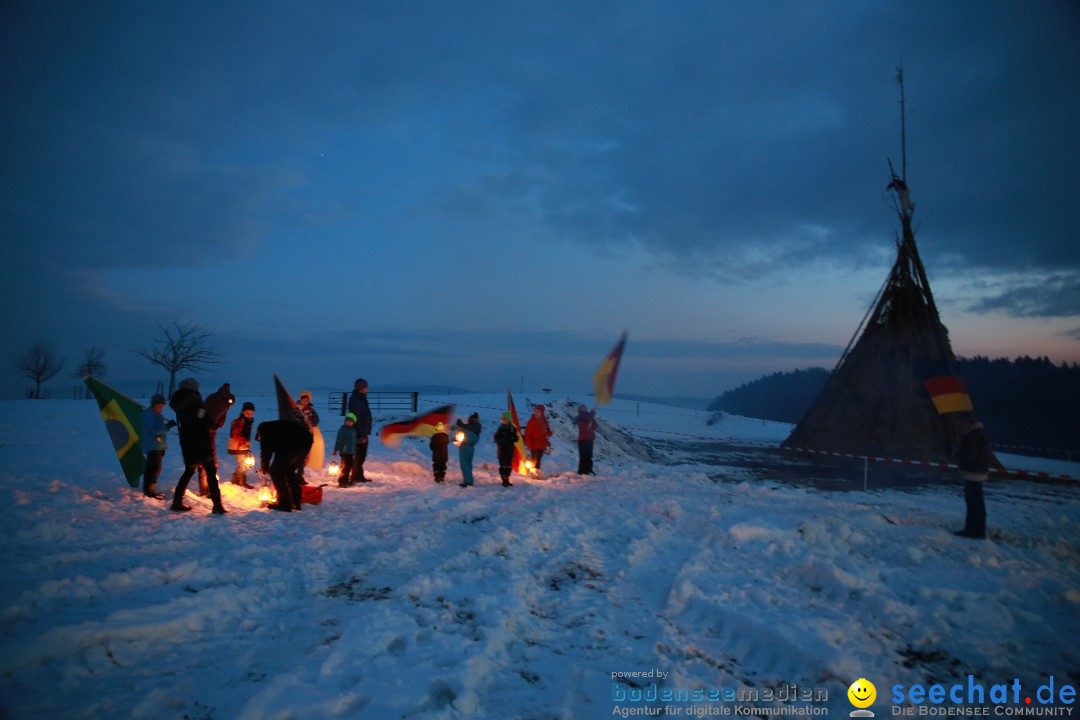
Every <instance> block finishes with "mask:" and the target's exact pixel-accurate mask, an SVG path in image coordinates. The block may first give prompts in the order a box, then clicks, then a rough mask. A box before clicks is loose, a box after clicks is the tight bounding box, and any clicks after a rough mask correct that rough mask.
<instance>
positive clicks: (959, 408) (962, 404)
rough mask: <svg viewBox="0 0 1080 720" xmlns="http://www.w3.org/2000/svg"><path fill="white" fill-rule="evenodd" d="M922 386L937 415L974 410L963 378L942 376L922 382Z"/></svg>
mask: <svg viewBox="0 0 1080 720" xmlns="http://www.w3.org/2000/svg"><path fill="white" fill-rule="evenodd" d="M923 385H925V386H926V392H927V393H929V394H930V399H931V400H932V401H933V403H934V408H935V409H936V410H937V411H938V415H944V414H945V413H956V412H971V411H972V410H973V409H974V407H973V406H972V404H971V396H970V395H968V392H967V385H965V384H964V380H963V378H959V377H956V376H955V375H942V376H940V377H935V378H930V379H929V380H925V381H923Z"/></svg>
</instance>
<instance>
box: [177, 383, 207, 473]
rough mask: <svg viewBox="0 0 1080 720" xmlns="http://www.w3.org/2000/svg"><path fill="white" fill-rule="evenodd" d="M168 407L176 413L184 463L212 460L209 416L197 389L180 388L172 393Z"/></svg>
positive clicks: (193, 463) (191, 463)
mask: <svg viewBox="0 0 1080 720" xmlns="http://www.w3.org/2000/svg"><path fill="white" fill-rule="evenodd" d="M169 407H171V408H172V409H173V412H175V413H176V422H177V425H179V427H180V429H179V430H178V431H177V434H178V435H179V437H180V451H181V452H182V453H183V454H184V464H185V465H187V466H189V467H191V466H195V465H202V464H203V463H206V462H209V461H210V460H212V459H213V457H214V448H213V445H211V444H210V443H211V437H212V431H211V429H210V418H209V416H208V415H207V413H206V408H205V407H203V399H202V395H200V394H199V391H198V390H194V389H192V388H185V387H182V388H180V389H179V390H177V391H176V392H174V393H173V396H172V398H171V399H170V400H169Z"/></svg>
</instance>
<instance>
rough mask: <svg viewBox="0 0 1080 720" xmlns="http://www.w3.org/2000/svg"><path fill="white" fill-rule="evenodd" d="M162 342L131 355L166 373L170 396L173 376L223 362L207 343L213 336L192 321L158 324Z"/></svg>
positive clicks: (173, 381)
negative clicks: (167, 324)
mask: <svg viewBox="0 0 1080 720" xmlns="http://www.w3.org/2000/svg"><path fill="white" fill-rule="evenodd" d="M158 328H159V329H160V330H161V332H162V334H163V335H164V336H165V337H163V338H161V339H158V340H154V347H153V348H150V349H149V350H147V349H145V348H139V349H138V350H134V351H133V352H134V353H135V354H136V355H141V356H142V357H144V358H146V359H147V360H149V361H150V362H151V363H152V364H154V365H157V366H158V367H160V368H162V369H164V370H165V371H166V372H167V373H169V397H172V394H173V391H174V390H175V389H176V374H177V373H178V372H180V371H181V370H191V371H193V372H197V371H199V370H207V369H208V366H210V365H217V364H218V363H222V362H224V360H222V359H221V353H219V352H218V351H217V350H215V349H214V347H213V346H212V345H211V344H210V338H211V337H213V336H214V333H212V332H210V331H209V330H207V329H205V328H203V327H202V326H200V325H197V324H195V323H192V322H186V323H181V322H180V321H179V320H173V323H172V327H166V326H164V325H158Z"/></svg>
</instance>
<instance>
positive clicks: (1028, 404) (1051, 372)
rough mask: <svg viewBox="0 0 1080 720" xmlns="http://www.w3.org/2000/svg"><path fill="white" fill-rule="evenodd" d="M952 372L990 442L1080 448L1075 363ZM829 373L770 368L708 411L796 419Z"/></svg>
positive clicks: (1029, 361) (978, 364) (1022, 361)
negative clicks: (963, 386)
mask: <svg viewBox="0 0 1080 720" xmlns="http://www.w3.org/2000/svg"><path fill="white" fill-rule="evenodd" d="M957 374H958V375H959V376H960V377H962V378H963V379H964V382H965V383H967V388H968V393H970V395H971V398H972V403H973V404H974V405H975V412H976V414H978V416H979V417H980V419H982V421H983V422H984V423H985V424H986V427H987V429H988V430H989V432H990V437H991V439H992V440H993V442H994V444H995V445H997V446H1002V445H1012V446H1018V447H1029V448H1047V449H1052V450H1059V449H1060V450H1072V451H1074V452H1076V451H1080V365H1077V364H1075V363H1074V364H1072V365H1068V364H1062V365H1055V364H1054V363H1052V362H1050V360H1049V359H1048V358H1030V357H1020V358H1017V359H1015V360H1008V359H1006V358H999V359H997V360H990V359H989V358H985V357H974V358H958V360H957ZM828 377H829V371H828V370H825V369H824V368H809V369H807V370H796V371H794V372H788V373H773V374H772V375H767V376H765V377H763V378H760V379H758V380H754V381H753V382H749V383H746V384H745V385H741V386H739V387H737V388H735V389H734V390H729V391H728V392H726V393H724V394H723V395H721V396H720V397H718V398H716V399H715V400H714V401H713V402H712V404H711V405H710V406H709V410H712V411H723V412H727V413H732V414H734V415H745V416H747V417H756V418H762V419H765V420H779V421H781V422H789V423H797V422H799V421H800V420H801V419H802V417H803V415H804V414H805V413H806V411H807V410H808V409H809V408H810V405H811V403H813V402H814V399H815V398H816V397H817V396H818V393H820V392H821V388H822V387H824V385H825V381H826V380H827V379H828ZM1074 459H1075V455H1074Z"/></svg>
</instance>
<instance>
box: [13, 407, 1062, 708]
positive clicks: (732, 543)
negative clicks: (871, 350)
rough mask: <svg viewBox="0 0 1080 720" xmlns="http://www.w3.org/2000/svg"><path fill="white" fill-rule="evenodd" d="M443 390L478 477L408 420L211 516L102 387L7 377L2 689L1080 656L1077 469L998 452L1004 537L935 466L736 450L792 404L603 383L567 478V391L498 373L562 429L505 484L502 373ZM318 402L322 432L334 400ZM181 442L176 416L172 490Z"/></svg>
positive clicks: (399, 696)
mask: <svg viewBox="0 0 1080 720" xmlns="http://www.w3.org/2000/svg"><path fill="white" fill-rule="evenodd" d="M245 400H254V401H255V403H256V406H257V408H258V410H257V411H256V422H259V421H261V420H266V419H271V418H272V415H273V413H272V412H271V410H270V408H271V407H272V406H273V403H272V402H271V400H270V399H269V398H248V397H238V398H237V401H238V402H237V404H238V405H239V403H240V402H243V401H245ZM455 400H456V401H457V402H458V403H459V406H458V412H459V414H460V415H467V414H468V413H469V412H472V411H473V410H476V411H478V412H479V413H480V415H481V421H482V422H483V424H484V435H483V440H482V442H481V445H480V446H479V447H478V448H477V463H478V466H479V470H478V474H477V483H478V485H477V486H476V487H473V488H470V489H463V488H459V487H458V486H457V482H458V481H459V478H460V475H459V473H458V469H457V463H456V457H455V455H454V453H453V451H452V453H451V466H450V473H449V476H448V481H447V482H446V483H445V484H443V485H436V484H434V483H433V482H432V480H431V476H430V472H429V471H430V458H429V455H428V453H427V450H426V442H423V441H419V440H413V439H407V440H406V441H405V442H404V443H403V444H402V446H401V447H400V448H398V449H392V448H388V447H384V446H382V445H381V444H378V442H377V441H376V442H375V443H373V446H372V451H371V455H370V457H369V460H368V463H367V474H368V476H369V477H371V478H373V479H374V482H373V483H371V484H370V485H367V486H360V487H356V488H349V489H339V488H337V487H336V486H331V487H327V488H326V489H325V500H324V502H323V503H322V504H320V505H317V506H305V507H304V510H303V512H300V513H291V514H285V513H274V512H270V511H267V510H265V509H263V508H262V507H261V506H260V504H259V502H258V500H257V494H256V493H255V492H253V491H249V490H244V489H241V488H238V487H234V486H232V485H229V484H225V485H223V494H224V504H225V506H226V507H227V508H228V510H229V512H230V514H229V515H227V516H224V517H217V516H212V515H210V514H209V510H210V505H209V501H208V500H203V499H201V498H196V497H193V496H191V495H190V494H189V496H188V501H189V504H191V505H193V507H194V508H195V509H194V510H193V511H192V512H190V513H186V514H182V515H178V514H174V513H170V512H169V511H168V510H167V509H166V503H167V502H168V501H167V500H166V501H165V502H162V501H153V500H149V499H147V498H144V497H143V496H142V495H140V494H139V493H138V492H137V491H135V490H132V489H131V488H129V487H128V486H127V484H126V483H125V481H124V479H123V477H122V475H121V474H120V468H119V464H118V463H117V461H116V457H115V454H114V453H113V451H112V448H111V445H110V443H109V440H108V437H107V434H106V432H105V428H104V425H103V423H102V421H101V416H100V414H99V412H98V408H97V404H96V403H95V402H93V401H60V400H53V401H10V402H2V403H0V493H2V501H3V505H4V507H6V508H7V510H5V511H4V513H3V514H2V516H0V523H2V534H3V538H4V548H3V557H4V563H5V572H4V583H3V588H2V590H0V607H2V615H0V627H2V653H0V669H2V672H0V718H3V719H4V720H16V719H17V720H24V719H31V718H33V719H35V720H36V719H40V718H64V719H73V718H126V717H130V718H188V719H200V720H208V719H211V718H213V719H216V720H226V719H232V718H237V719H241V720H286V719H297V720H301V719H308V718H500V719H512V718H519V719H521V720H526V719H530V720H541V719H551V718H561V719H570V718H607V717H613V716H614V717H626V716H633V715H634V714H635V713H636V714H639V715H640V714H645V713H650V714H652V715H658V714H665V715H666V716H668V717H671V716H675V717H679V716H681V717H704V716H714V715H720V714H722V713H724V711H725V710H726V711H727V712H728V713H729V714H736V715H738V714H741V713H742V712H744V711H746V709H747V708H749V709H750V711H752V712H755V713H756V714H758V715H762V716H766V715H768V714H770V713H773V712H775V711H784V712H786V711H792V712H796V713H803V714H806V715H816V716H818V717H821V716H827V715H832V716H833V717H847V716H848V713H849V712H850V711H852V710H853V707H852V704H851V703H850V702H849V701H848V698H847V689H848V686H849V685H850V684H851V683H852V682H854V681H855V680H856V679H858V678H867V679H869V680H871V681H872V682H873V683H874V684H875V685H876V686H877V692H878V699H877V702H876V703H875V704H874V706H873V707H872V708H871V710H873V711H876V713H877V717H878V718H884V717H890V716H894V715H902V714H903V713H904V712H906V710H907V709H911V710H912V713H913V714H915V715H916V716H917V715H918V711H919V709H920V708H921V709H925V708H926V707H927V705H926V704H923V705H918V704H914V703H913V702H912V699H911V696H910V695H908V696H905V700H904V702H902V703H899V705H901V706H907V707H893V706H894V704H896V703H894V702H893V697H892V695H893V690H892V688H893V687H894V686H896V685H901V686H903V688H911V686H913V685H916V684H922V685H924V686H929V685H931V684H935V683H940V684H943V685H944V686H945V687H949V686H951V685H953V684H959V683H963V684H964V688H967V687H968V684H969V683H971V682H974V683H982V684H983V685H985V687H987V688H990V687H991V686H992V685H994V684H1011V683H1013V681H1014V679H1016V680H1018V681H1019V683H1020V684H1021V686H1022V687H1023V693H1024V694H1025V695H1026V696H1030V697H1033V698H1034V697H1035V692H1036V688H1038V687H1039V686H1043V685H1046V684H1047V683H1048V682H1049V681H1050V678H1051V676H1053V678H1054V680H1053V682H1054V684H1055V692H1060V689H1061V688H1062V686H1065V685H1071V686H1073V687H1076V686H1077V685H1078V684H1080V649H1078V647H1077V640H1078V638H1080V633H1078V629H1080V567H1078V565H1080V533H1078V529H1080V489H1078V487H1077V484H1076V483H1075V482H1071V483H1070V482H1058V483H1045V482H1031V481H1021V480H996V481H992V482H991V483H989V484H988V487H987V503H988V516H989V526H990V528H991V532H992V536H993V537H992V539H991V540H990V541H986V542H978V541H971V540H964V539H960V538H957V537H954V536H953V535H952V534H950V532H949V531H950V530H951V529H955V528H958V527H959V526H960V525H961V524H962V522H963V500H962V492H961V488H960V486H959V485H958V484H957V483H956V482H954V480H953V479H952V478H951V476H950V475H949V473H947V472H938V473H937V474H936V476H935V477H936V480H935V481H933V482H919V483H912V484H909V485H904V486H902V487H898V486H897V485H896V484H895V483H892V484H889V485H888V486H881V485H876V484H875V479H876V477H877V474H878V473H877V472H876V470H875V468H871V469H870V471H871V474H870V477H869V490H867V491H864V490H863V489H862V486H863V478H862V473H861V468H855V471H852V472H851V473H850V475H851V479H850V482H848V481H844V480H843V479H841V482H840V484H839V485H838V483H837V481H836V480H835V477H834V479H833V482H832V485H831V487H832V488H838V489H823V488H821V487H817V486H814V485H813V484H812V483H800V482H792V481H791V478H793V477H796V478H798V477H800V475H802V476H805V478H806V479H811V478H812V477H813V476H814V475H815V474H816V473H817V469H816V468H815V466H814V465H812V464H809V463H808V462H807V461H805V460H803V459H801V458H797V457H785V456H781V455H779V454H776V453H770V452H769V451H763V450H757V449H755V448H756V447H760V446H769V445H772V446H775V445H776V444H777V443H778V442H779V441H780V440H781V439H783V438H784V437H785V436H786V434H787V432H788V430H789V429H790V428H789V426H786V425H783V424H779V423H768V422H762V421H759V420H749V419H744V418H737V417H731V416H726V417H724V418H723V419H722V420H721V421H720V422H718V423H715V424H713V425H707V424H706V420H707V415H706V414H705V413H702V412H697V413H695V412H693V411H689V410H681V409H678V408H668V407H663V406H658V405H646V404H638V403H631V402H626V403H621V402H619V401H616V402H615V404H614V405H612V406H611V407H610V408H602V409H601V418H602V420H603V421H604V424H603V426H602V437H601V438H600V439H599V440H598V442H597V450H596V458H597V470H598V474H597V475H596V476H594V477H579V476H577V475H576V474H574V472H573V470H574V469H575V468H576V462H577V450H576V444H575V442H574V440H575V437H576V436H575V435H572V432H573V430H572V427H571V424H570V420H569V414H568V413H569V412H570V408H571V407H572V405H573V403H571V402H570V400H569V399H566V398H554V399H553V398H550V397H545V396H530V395H524V396H522V395H518V396H515V401H516V403H517V405H518V412H519V413H520V414H521V416H522V421H523V422H524V420H525V418H526V417H527V415H528V413H529V410H530V405H529V403H528V400H532V401H543V402H550V401H552V400H555V408H553V411H552V413H553V415H554V422H553V427H554V429H555V431H556V435H557V437H556V438H555V450H554V453H553V454H552V456H551V457H550V458H547V459H546V460H545V463H544V470H545V472H546V476H545V477H544V478H543V479H542V480H539V481H537V480H531V481H530V480H525V479H521V478H515V481H514V482H515V485H514V487H512V488H502V487H501V486H500V484H499V480H498V475H497V471H496V470H497V469H496V468H495V467H494V463H495V453H494V445H493V444H492V443H491V441H490V434H491V432H492V431H494V429H495V426H496V425H497V417H498V415H499V413H500V412H501V411H502V410H503V409H505V401H506V398H505V395H462V396H459V397H453V398H449V397H432V398H422V408H421V409H422V410H424V409H430V408H431V407H434V406H435V405H437V404H442V403H445V402H449V401H455ZM143 401H144V402H145V399H143ZM316 406H317V407H318V408H319V410H320V412H321V413H322V415H323V432H324V434H325V435H326V438H327V443H328V445H332V442H333V437H334V434H335V433H336V431H337V428H338V427H339V425H340V423H341V420H340V418H338V417H334V416H332V415H331V413H329V412H328V411H327V410H326V409H325V399H323V401H322V402H321V403H320V400H319V399H318V398H316ZM235 413H236V410H233V411H232V412H231V413H230V417H229V419H230V420H231V419H232V418H233V417H234V416H235ZM165 414H166V415H167V416H169V417H171V411H169V410H168V409H166V413H165ZM393 419H399V418H398V417H389V416H387V417H382V418H378V419H377V420H376V426H377V427H378V426H380V425H381V424H383V423H384V422H386V421H390V420H393ZM991 430H992V429H991ZM709 438H712V440H709ZM218 439H219V447H220V449H221V451H222V452H221V453H220V454H221V455H222V456H223V460H222V466H223V467H222V474H223V475H225V476H228V475H229V474H230V473H231V471H232V467H233V465H232V458H230V457H228V456H225V454H224V452H223V451H224V445H225V442H224V433H219V438H218ZM717 440H723V441H725V443H726V445H725V443H719V442H717ZM731 443H734V444H731ZM744 445H745V447H743V446H744ZM705 448H708V451H707V452H706V451H705ZM718 448H719V449H718ZM756 453H762V454H760V455H758V454H756ZM328 454H329V452H328ZM758 458H760V459H761V462H760V464H759V463H758V460H757V459H758ZM1004 459H1005V462H1006V464H1007V465H1009V466H1010V467H1021V468H1024V469H1028V470H1042V469H1046V470H1050V471H1052V472H1055V473H1064V474H1069V475H1071V476H1072V477H1078V476H1080V466H1078V465H1077V464H1068V463H1063V462H1058V463H1051V462H1048V461H1040V460H1033V459H1027V458H1017V457H1015V456H1005V457H1004ZM179 460H180V452H179V447H178V444H177V441H176V437H175V434H171V435H170V438H169V450H168V453H167V454H166V457H165V469H164V472H163V474H162V478H161V482H160V484H159V487H158V489H159V490H161V491H164V492H166V494H168V495H170V496H171V490H172V485H173V484H174V483H175V480H176V478H177V477H178V476H179V474H180V470H181V468H180V466H179ZM729 460H730V462H729ZM777 469H779V470H777ZM780 470H782V471H780ZM774 471H775V472H774ZM901 472H903V471H901ZM308 480H309V482H312V483H315V484H318V483H319V482H329V479H328V478H326V477H325V476H322V477H320V476H318V475H317V474H315V473H313V472H312V471H308ZM845 482H846V486H845V485H844V483H845ZM969 675H971V676H972V678H969V677H968V676H969ZM1010 687H1011V685H1010ZM965 692H966V690H965ZM695 693H696V694H695ZM654 695H655V696H657V697H658V700H657V701H656V702H646V701H647V700H649V699H650V698H652V697H653V696H654ZM732 695H735V696H736V700H734V701H732V700H731V697H732ZM792 696H795V697H794V699H793V698H792ZM659 698H666V699H667V701H666V702H665V701H661V700H660V699H659ZM987 704H988V705H989V703H987ZM1024 706H1025V703H1024V698H1023V697H1021V698H1020V701H1019V704H1016V705H1008V706H991V707H992V709H991V711H990V712H989V714H990V715H997V716H1001V715H1002V712H1001V711H1002V710H1003V709H1005V710H1009V712H1008V713H1007V714H1013V713H1012V710H1011V709H1010V708H1015V709H1016V710H1017V711H1022V710H1024ZM1028 707H1031V706H1030V705H1029V706H1028ZM1073 707H1074V706H1071V705H1068V704H1060V703H1058V704H1057V706H1056V707H1042V706H1041V704H1040V703H1038V702H1037V703H1035V708H1036V709H1040V710H1043V711H1046V710H1061V711H1063V712H1064V711H1072V709H1073ZM934 709H937V710H944V709H945V706H934ZM954 709H955V708H954Z"/></svg>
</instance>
